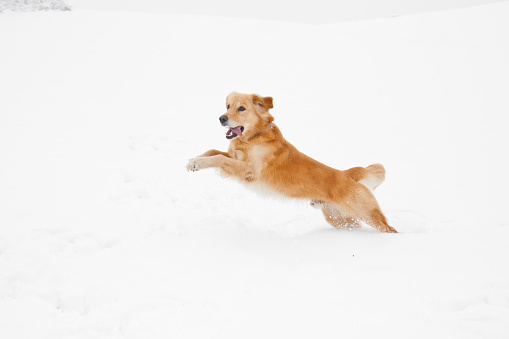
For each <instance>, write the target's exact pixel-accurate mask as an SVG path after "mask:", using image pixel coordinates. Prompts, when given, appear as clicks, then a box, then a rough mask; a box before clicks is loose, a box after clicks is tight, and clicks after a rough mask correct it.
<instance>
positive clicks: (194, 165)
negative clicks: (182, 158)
mask: <svg viewBox="0 0 509 339" xmlns="http://www.w3.org/2000/svg"><path fill="white" fill-rule="evenodd" d="M186 169H187V171H188V172H196V171H199V170H200V166H199V164H198V161H197V160H196V158H195V159H189V162H188V163H187V166H186Z"/></svg>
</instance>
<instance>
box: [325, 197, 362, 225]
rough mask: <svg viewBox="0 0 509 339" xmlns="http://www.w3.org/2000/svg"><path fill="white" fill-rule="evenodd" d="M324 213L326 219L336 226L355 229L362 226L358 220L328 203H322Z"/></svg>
mask: <svg viewBox="0 0 509 339" xmlns="http://www.w3.org/2000/svg"><path fill="white" fill-rule="evenodd" d="M321 207H322V213H323V215H324V217H325V220H326V221H327V222H328V223H329V224H330V225H331V226H334V227H336V228H346V229H354V228H361V225H360V224H359V222H358V220H356V219H354V218H351V217H348V216H346V215H344V214H342V213H341V212H340V211H339V209H337V208H335V207H334V206H332V205H330V204H328V203H321Z"/></svg>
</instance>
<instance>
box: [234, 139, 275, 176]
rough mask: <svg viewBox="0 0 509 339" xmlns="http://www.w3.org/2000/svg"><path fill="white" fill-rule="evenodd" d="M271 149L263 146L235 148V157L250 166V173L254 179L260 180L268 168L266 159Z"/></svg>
mask: <svg viewBox="0 0 509 339" xmlns="http://www.w3.org/2000/svg"><path fill="white" fill-rule="evenodd" d="M268 152H269V149H268V148H267V147H265V146H263V145H255V146H251V147H249V148H235V149H234V150H233V157H234V158H235V159H236V160H240V161H244V162H246V163H248V164H249V170H250V171H249V172H251V174H252V175H253V176H254V178H259V177H260V174H261V172H262V171H263V169H264V168H265V166H266V158H267V155H268Z"/></svg>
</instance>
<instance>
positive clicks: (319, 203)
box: [309, 199, 324, 209]
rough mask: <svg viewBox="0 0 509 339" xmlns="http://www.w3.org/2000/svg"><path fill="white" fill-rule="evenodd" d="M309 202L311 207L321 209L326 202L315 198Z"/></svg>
mask: <svg viewBox="0 0 509 339" xmlns="http://www.w3.org/2000/svg"><path fill="white" fill-rule="evenodd" d="M309 204H310V205H311V207H314V208H317V209H320V208H322V205H323V204H324V202H323V201H322V200H317V199H313V200H311V201H310V202H309Z"/></svg>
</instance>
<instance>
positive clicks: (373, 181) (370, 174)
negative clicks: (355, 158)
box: [346, 164, 385, 191]
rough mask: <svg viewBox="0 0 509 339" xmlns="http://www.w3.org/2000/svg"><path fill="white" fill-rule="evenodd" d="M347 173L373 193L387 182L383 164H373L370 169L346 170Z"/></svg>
mask: <svg viewBox="0 0 509 339" xmlns="http://www.w3.org/2000/svg"><path fill="white" fill-rule="evenodd" d="M346 173H347V174H348V175H349V176H350V177H351V178H352V179H354V180H355V181H357V182H359V183H361V184H363V185H364V186H366V187H367V188H369V189H370V190H371V191H374V190H375V188H377V187H378V186H380V184H381V183H382V182H384V180H385V168H384V167H383V166H382V165H381V164H373V165H369V166H368V167H366V168H364V167H354V168H350V169H349V170H346Z"/></svg>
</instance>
